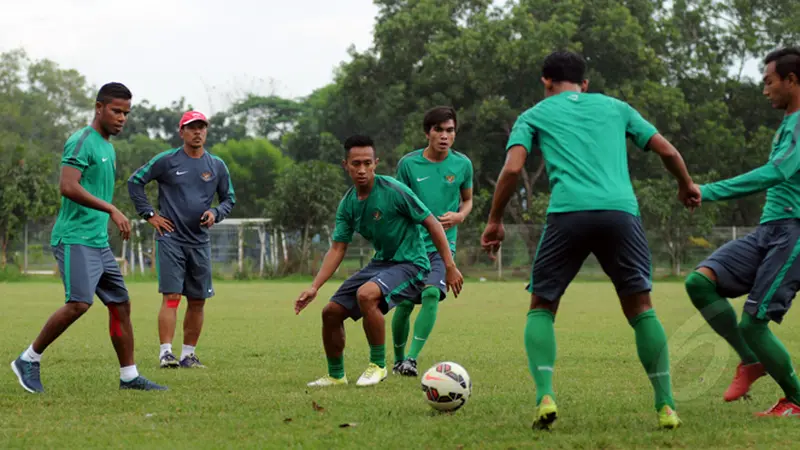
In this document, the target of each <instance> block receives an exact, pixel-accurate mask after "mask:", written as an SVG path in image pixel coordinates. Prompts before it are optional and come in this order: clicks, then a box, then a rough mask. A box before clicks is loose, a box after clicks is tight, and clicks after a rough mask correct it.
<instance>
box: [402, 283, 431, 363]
mask: <svg viewBox="0 0 800 450" xmlns="http://www.w3.org/2000/svg"><path fill="white" fill-rule="evenodd" d="M439 296H440V291H439V288H436V287H432V286H430V287H427V288H425V290H424V291H422V307H421V308H420V311H419V315H417V320H416V321H414V338H413V340H412V341H411V349H410V350H409V352H408V357H409V358H414V359H417V357H418V356H419V353H420V352H421V351H422V347H424V346H425V342H426V341H427V340H428V336H430V335H431V331H433V325H434V324H435V323H436V313H437V312H438V311H439ZM413 310H414V304H413V303H412V302H411V301H409V300H406V301H404V302H403V303H400V304H399V305H397V306H396V307H395V308H394V315H393V316H392V341H394V362H395V363H398V362H400V361H403V360H404V359H406V357H405V351H406V340H407V339H408V331H409V327H410V326H409V324H410V323H411V312H412V311H413Z"/></svg>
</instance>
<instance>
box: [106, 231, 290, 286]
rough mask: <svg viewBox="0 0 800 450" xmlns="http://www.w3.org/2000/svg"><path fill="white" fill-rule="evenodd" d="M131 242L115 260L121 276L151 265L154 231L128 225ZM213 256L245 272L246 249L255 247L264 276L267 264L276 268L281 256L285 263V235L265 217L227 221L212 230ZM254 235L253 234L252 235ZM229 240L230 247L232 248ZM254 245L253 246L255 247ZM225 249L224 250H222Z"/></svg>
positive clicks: (124, 242) (123, 247) (259, 266)
mask: <svg viewBox="0 0 800 450" xmlns="http://www.w3.org/2000/svg"><path fill="white" fill-rule="evenodd" d="M131 227H132V230H131V237H132V239H131V241H130V242H129V241H123V242H122V251H121V252H120V256H118V257H117V262H119V264H120V268H121V270H122V274H123V275H130V274H134V273H136V270H137V266H138V270H139V273H141V274H144V273H145V266H146V265H147V266H153V265H154V262H153V259H152V258H153V256H154V249H155V230H154V229H153V228H152V227H151V226H150V225H148V224H147V222H146V221H144V220H141V219H140V220H136V221H133V222H131ZM210 232H211V248H212V255H215V254H216V255H217V257H220V253H225V255H223V256H222V257H223V258H224V257H225V256H230V257H231V258H230V259H232V260H233V261H235V262H236V267H237V268H238V270H239V271H240V272H241V271H242V270H243V269H244V261H245V248H246V247H256V246H257V248H258V249H259V252H258V272H259V275H263V274H264V271H265V270H266V265H267V264H269V265H270V266H272V267H276V266H278V264H279V260H280V258H281V257H282V258H283V260H284V261H285V260H286V258H287V255H288V251H287V248H286V236H285V234H284V233H283V231H282V230H280V229H279V228H277V227H275V226H273V225H272V219H268V218H241V219H234V218H228V219H225V220H223V221H222V222H220V223H217V224H214V226H213V227H211V230H210ZM253 232H255V233H256V235H255V236H253ZM215 240H223V241H225V242H226V243H227V244H228V245H226V246H225V248H224V249H222V248H220V246H217V245H215ZM231 241H232V245H231ZM254 244H255V245H254ZM232 246H235V253H234V254H233V255H229V253H232V252H229V251H227V250H231V247H232ZM223 250H225V251H223ZM145 257H148V258H149V259H150V264H145Z"/></svg>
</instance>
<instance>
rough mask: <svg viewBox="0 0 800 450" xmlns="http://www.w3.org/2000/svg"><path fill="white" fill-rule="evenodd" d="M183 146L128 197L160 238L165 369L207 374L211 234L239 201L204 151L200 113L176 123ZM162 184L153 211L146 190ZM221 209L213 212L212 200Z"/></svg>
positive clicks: (163, 156) (204, 123)
mask: <svg viewBox="0 0 800 450" xmlns="http://www.w3.org/2000/svg"><path fill="white" fill-rule="evenodd" d="M178 129H179V132H180V135H181V138H182V139H183V146H181V147H178V148H175V149H172V150H167V151H165V152H162V153H159V154H158V155H156V156H155V157H153V159H151V160H150V161H149V162H148V163H147V164H145V165H144V166H142V167H140V168H139V169H138V170H137V171H136V172H134V173H133V174H132V175H131V177H130V178H129V179H128V193H129V194H130V197H131V200H132V201H133V204H134V205H135V206H136V212H137V213H138V214H139V215H140V216H141V217H142V218H143V219H145V220H147V221H148V222H149V223H150V224H151V225H153V228H155V229H156V231H157V232H158V236H157V237H156V253H157V255H156V258H158V259H157V261H158V264H157V267H158V292H159V293H161V294H162V297H163V298H162V302H161V310H160V311H159V313H158V335H159V338H160V340H161V351H160V353H159V360H160V364H161V367H163V368H174V367H178V366H180V367H185V368H204V367H205V366H204V365H203V364H202V363H200V359H199V358H198V357H197V355H196V354H195V347H196V346H197V341H198V340H199V339H200V332H201V331H202V329H203V316H204V311H203V310H204V306H205V302H206V299H207V298H211V297H212V296H213V295H214V288H213V286H212V282H211V239H210V237H209V231H208V230H209V228H211V227H212V226H213V225H214V224H215V223H219V222H222V220H224V219H225V217H227V216H228V214H230V213H231V210H232V209H233V205H234V204H235V203H236V195H235V193H234V191H233V183H231V175H230V173H229V172H228V167H227V166H226V165H225V163H224V162H223V161H222V159H220V158H219V157H217V156H214V155H212V154H210V153H208V152H206V151H205V149H204V148H203V146H204V145H205V142H206V136H207V134H208V120H207V119H206V117H205V116H204V115H203V114H202V113H200V112H197V111H187V112H186V113H184V114H183V117H181V120H180V122H179V123H178ZM151 181H156V182H157V183H158V205H159V211H158V212H156V211H155V208H153V207H152V206H151V205H150V202H149V201H148V200H147V195H146V194H145V190H144V187H145V185H147V183H149V182H151ZM215 195H216V196H217V197H218V198H219V205H218V206H217V207H214V208H212V207H211V203H212V202H213V201H214V196H215ZM182 296H186V300H187V306H186V315H185V317H184V320H183V349H182V350H181V359H180V362H178V359H177V358H175V355H173V354H172V339H173V336H174V334H175V323H176V322H177V315H178V306H179V305H180V302H181V297H182Z"/></svg>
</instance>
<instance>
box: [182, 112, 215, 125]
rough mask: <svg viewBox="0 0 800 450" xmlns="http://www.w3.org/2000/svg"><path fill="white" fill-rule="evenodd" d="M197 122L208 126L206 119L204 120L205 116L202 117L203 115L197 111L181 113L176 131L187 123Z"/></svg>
mask: <svg viewBox="0 0 800 450" xmlns="http://www.w3.org/2000/svg"><path fill="white" fill-rule="evenodd" d="M198 120H200V121H202V122H205V123H206V125H208V119H206V116H204V115H203V113H201V112H199V111H186V112H185V113H183V117H181V121H180V123H178V129H181V128H183V126H184V125H186V124H188V123H192V122H196V121H198Z"/></svg>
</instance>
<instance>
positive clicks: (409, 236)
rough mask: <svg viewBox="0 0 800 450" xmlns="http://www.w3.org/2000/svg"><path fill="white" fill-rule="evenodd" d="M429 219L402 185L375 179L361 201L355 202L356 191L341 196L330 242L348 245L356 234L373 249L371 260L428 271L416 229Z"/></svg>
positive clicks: (423, 245)
mask: <svg viewBox="0 0 800 450" xmlns="http://www.w3.org/2000/svg"><path fill="white" fill-rule="evenodd" d="M430 215H431V212H430V210H428V208H427V207H425V205H424V204H423V203H422V201H420V199H419V198H418V197H417V196H416V195H414V193H413V192H411V189H409V188H408V187H407V186H405V185H404V184H403V183H400V182H399V181H397V180H395V179H394V178H392V177H387V176H383V175H375V184H374V185H373V186H372V192H370V193H369V196H368V197H367V198H365V199H364V200H359V199H358V194H357V193H356V189H355V187H351V188H350V189H349V190H348V191H347V193H345V194H344V198H342V201H341V202H340V203H339V208H338V209H337V211H336V228H335V229H334V230H333V240H334V241H336V242H344V243H348V244H349V243H350V242H351V241H352V240H353V233H354V232H356V231H357V232H358V233H359V234H360V235H361V236H364V238H365V239H366V240H368V241H369V242H370V243H371V244H372V246H373V247H374V248H375V256H374V257H373V259H374V260H378V261H393V262H398V263H400V262H407V263H413V264H415V265H417V266H418V267H421V268H423V269H425V270H430V267H431V265H430V262H429V261H428V254H427V253H426V252H425V244H424V243H423V240H422V234H421V233H420V232H419V228H417V225H419V224H421V223H422V222H423V221H424V220H425V219H426V218H427V217H428V216H430Z"/></svg>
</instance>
